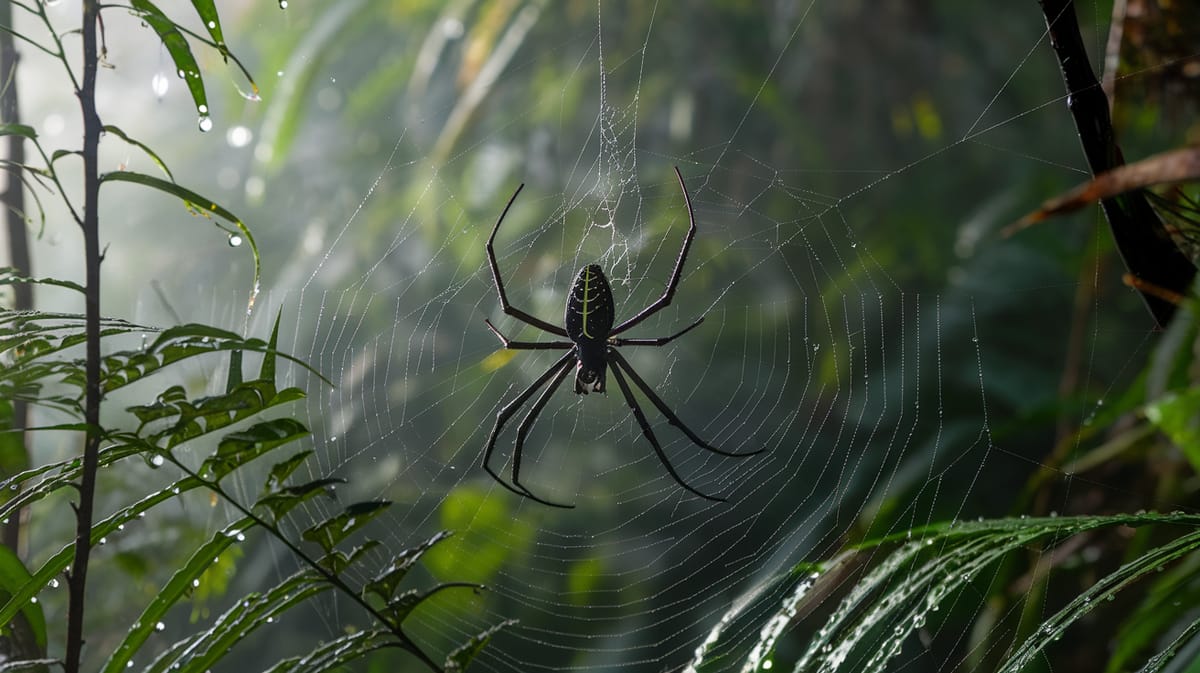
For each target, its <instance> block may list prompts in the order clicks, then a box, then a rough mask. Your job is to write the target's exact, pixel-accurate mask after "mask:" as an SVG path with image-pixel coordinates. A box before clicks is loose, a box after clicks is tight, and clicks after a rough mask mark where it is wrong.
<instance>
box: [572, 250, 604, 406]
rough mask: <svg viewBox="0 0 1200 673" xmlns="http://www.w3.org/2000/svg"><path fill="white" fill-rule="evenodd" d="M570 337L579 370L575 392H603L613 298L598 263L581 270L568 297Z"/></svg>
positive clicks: (576, 373)
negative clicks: (573, 344)
mask: <svg viewBox="0 0 1200 673" xmlns="http://www.w3.org/2000/svg"><path fill="white" fill-rule="evenodd" d="M564 327H565V328H566V330H567V337H569V338H570V339H571V341H573V342H574V343H575V355H576V357H577V358H578V359H579V367H578V369H577V370H576V372H575V392H576V393H578V394H587V392H588V390H589V389H590V390H591V391H592V392H597V393H602V392H604V379H605V376H604V374H605V369H607V366H608V356H607V350H608V337H609V335H610V334H611V333H612V327H613V296H612V288H611V287H609V286H608V279H607V278H605V277H604V271H603V270H602V269H601V268H600V266H599V265H598V264H588V265H587V266H585V267H583V268H582V269H580V270H579V275H578V276H576V277H575V283H574V284H573V285H571V295H570V296H569V297H567V314H566V316H565V318H564Z"/></svg>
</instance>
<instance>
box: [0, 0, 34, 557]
mask: <svg viewBox="0 0 1200 673" xmlns="http://www.w3.org/2000/svg"><path fill="white" fill-rule="evenodd" d="M11 25H13V16H12V3H11V2H0V26H11ZM19 61H20V54H18V53H17V47H16V44H15V43H14V42H13V36H12V33H10V32H8V31H0V122H3V123H5V124H17V123H20V121H21V111H20V106H19V100H18V98H17V63H18V62H19ZM6 140H7V142H6V145H7V151H6V152H5V157H6V158H7V159H8V161H9V162H10V165H9V168H8V171H7V172H8V184H7V185H6V186H5V188H4V192H3V194H0V203H3V208H4V220H5V222H4V224H5V229H7V230H8V249H9V264H10V265H11V266H12V267H13V268H15V269H17V271H18V273H20V274H21V275H24V276H31V275H33V274H32V269H33V265H32V263H31V261H30V258H29V232H28V231H27V230H26V228H25V189H24V185H23V184H22V182H21V165H22V164H24V163H25V138H23V137H21V136H20V135H17V134H15V133H14V134H12V135H10V136H8V138H7V139H6ZM13 295H14V296H13V309H15V310H17V311H28V310H30V309H32V308H33V285H32V284H31V283H17V284H16V285H14V286H13ZM12 407H13V429H14V430H17V431H18V432H21V433H22V434H21V436H22V437H24V436H25V434H24V430H25V428H27V427H28V426H29V421H28V414H29V406H28V405H27V404H25V403H24V402H19V401H14V402H13V403H12ZM22 443H24V442H22ZM24 463H25V464H26V465H28V464H29V450H28V448H26V450H25V461H24ZM3 476H5V477H8V476H11V475H7V474H6V475H3ZM3 542H4V545H5V546H7V547H8V548H9V549H11V550H13V552H14V553H17V554H20V553H21V514H20V512H17V513H16V515H15V516H10V517H8V523H6V524H4V531H3Z"/></svg>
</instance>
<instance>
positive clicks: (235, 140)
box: [225, 125, 254, 147]
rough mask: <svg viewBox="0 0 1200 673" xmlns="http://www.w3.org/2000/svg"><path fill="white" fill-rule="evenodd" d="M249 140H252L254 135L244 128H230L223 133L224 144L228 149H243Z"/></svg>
mask: <svg viewBox="0 0 1200 673" xmlns="http://www.w3.org/2000/svg"><path fill="white" fill-rule="evenodd" d="M251 140H254V134H253V133H252V132H251V131H250V129H248V128H246V127H245V126H241V125H239V126H232V127H230V128H229V130H228V131H226V132H225V142H227V143H229V146H230V147H245V146H246V145H249V144H250V141H251Z"/></svg>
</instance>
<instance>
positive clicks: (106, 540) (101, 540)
mask: <svg viewBox="0 0 1200 673" xmlns="http://www.w3.org/2000/svg"><path fill="white" fill-rule="evenodd" d="M100 544H108V538H106V537H102V538H100Z"/></svg>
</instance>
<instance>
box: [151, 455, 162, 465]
mask: <svg viewBox="0 0 1200 673" xmlns="http://www.w3.org/2000/svg"><path fill="white" fill-rule="evenodd" d="M164 462H166V459H165V458H163V457H162V456H151V457H150V464H151V465H153V466H154V467H162V464H163V463H164Z"/></svg>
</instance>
